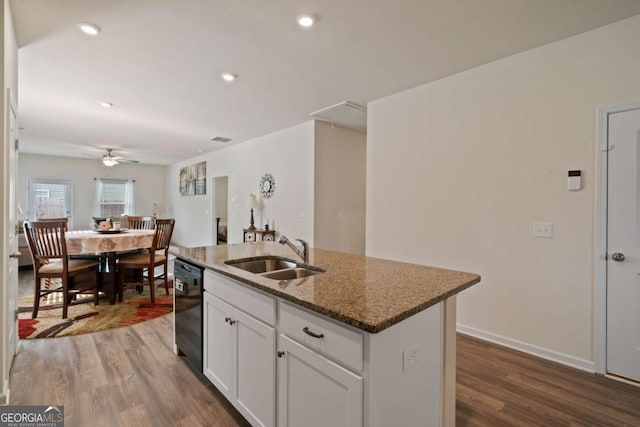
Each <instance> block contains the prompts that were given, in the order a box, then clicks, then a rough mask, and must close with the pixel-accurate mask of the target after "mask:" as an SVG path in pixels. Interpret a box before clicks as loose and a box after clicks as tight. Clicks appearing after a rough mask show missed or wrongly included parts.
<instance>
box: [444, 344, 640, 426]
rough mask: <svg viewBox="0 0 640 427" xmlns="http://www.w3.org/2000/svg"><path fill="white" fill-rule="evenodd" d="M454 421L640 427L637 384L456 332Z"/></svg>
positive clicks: (457, 422) (528, 424) (638, 388)
mask: <svg viewBox="0 0 640 427" xmlns="http://www.w3.org/2000/svg"><path fill="white" fill-rule="evenodd" d="M457 344H458V347H457V363H458V365H457V371H456V397H457V399H456V425H457V426H458V427H476V426H477V427H481V426H487V427H488V426H490V427H496V426H541V427H542V426H544V427H552V426H616V427H619V426H640V387H637V386H634V385H630V384H625V383H621V382H618V381H615V380H612V379H610V378H606V377H603V376H599V375H594V374H590V373H587V372H583V371H580V370H578V369H572V368H568V367H566V366H563V365H559V364H556V363H553V362H549V361H546V360H543V359H539V358H537V357H534V356H530V355H527V354H524V353H521V352H518V351H514V350H511V349H508V348H505V347H502V346H498V345H495V344H491V343H488V342H485V341H481V340H478V339H474V338H471V337H467V336H464V335H460V334H458V339H457Z"/></svg>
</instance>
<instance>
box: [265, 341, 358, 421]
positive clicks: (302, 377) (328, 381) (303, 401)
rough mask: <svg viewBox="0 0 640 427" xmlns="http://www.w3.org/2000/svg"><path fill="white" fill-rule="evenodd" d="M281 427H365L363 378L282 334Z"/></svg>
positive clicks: (280, 376)
mask: <svg viewBox="0 0 640 427" xmlns="http://www.w3.org/2000/svg"><path fill="white" fill-rule="evenodd" d="M278 350H280V351H281V352H282V353H279V354H278V356H279V360H280V363H279V366H278V426H279V427H297V426H305V427H324V426H332V427H362V400H363V394H362V393H363V388H362V387H363V386H362V377H359V376H358V375H355V374H353V373H351V372H349V371H347V370H346V369H344V368H343V367H341V366H338V365H336V364H335V363H333V362H332V361H330V360H329V359H327V358H326V357H323V356H321V355H320V354H318V353H316V352H315V351H313V350H310V349H309V348H307V347H305V346H303V345H301V344H298V343H297V342H295V341H293V340H291V339H289V338H287V337H286V336H284V335H280V336H279V338H278Z"/></svg>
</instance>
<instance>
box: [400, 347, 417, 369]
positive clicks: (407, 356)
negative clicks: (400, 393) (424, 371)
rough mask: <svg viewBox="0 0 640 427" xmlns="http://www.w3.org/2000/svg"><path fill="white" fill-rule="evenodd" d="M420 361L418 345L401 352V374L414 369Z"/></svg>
mask: <svg viewBox="0 0 640 427" xmlns="http://www.w3.org/2000/svg"><path fill="white" fill-rule="evenodd" d="M419 361H420V359H419V358H418V344H416V345H414V346H413V347H410V348H408V349H406V350H405V351H404V352H402V372H407V371H408V370H409V369H411V368H412V367H414V366H415V365H416V364H417V363H418V362H419Z"/></svg>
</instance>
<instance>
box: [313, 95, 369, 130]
mask: <svg viewBox="0 0 640 427" xmlns="http://www.w3.org/2000/svg"><path fill="white" fill-rule="evenodd" d="M310 116H311V117H313V118H314V119H317V120H322V121H324V122H329V123H332V124H335V125H338V126H342V127H346V128H351V129H357V130H359V131H362V132H366V131H367V108H366V107H363V106H362V105H358V104H354V103H353V102H349V101H343V102H340V103H339V104H336V105H332V106H330V107H327V108H323V109H321V110H318V111H314V112H313V113H311V114H310Z"/></svg>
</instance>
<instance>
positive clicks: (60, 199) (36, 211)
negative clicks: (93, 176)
mask: <svg viewBox="0 0 640 427" xmlns="http://www.w3.org/2000/svg"><path fill="white" fill-rule="evenodd" d="M29 192H30V197H29V218H30V219H31V220H39V219H46V218H64V217H67V218H69V225H70V226H71V225H72V222H71V219H72V218H71V212H72V211H73V209H72V204H71V181H69V180H64V179H46V178H32V179H30V180H29Z"/></svg>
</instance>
